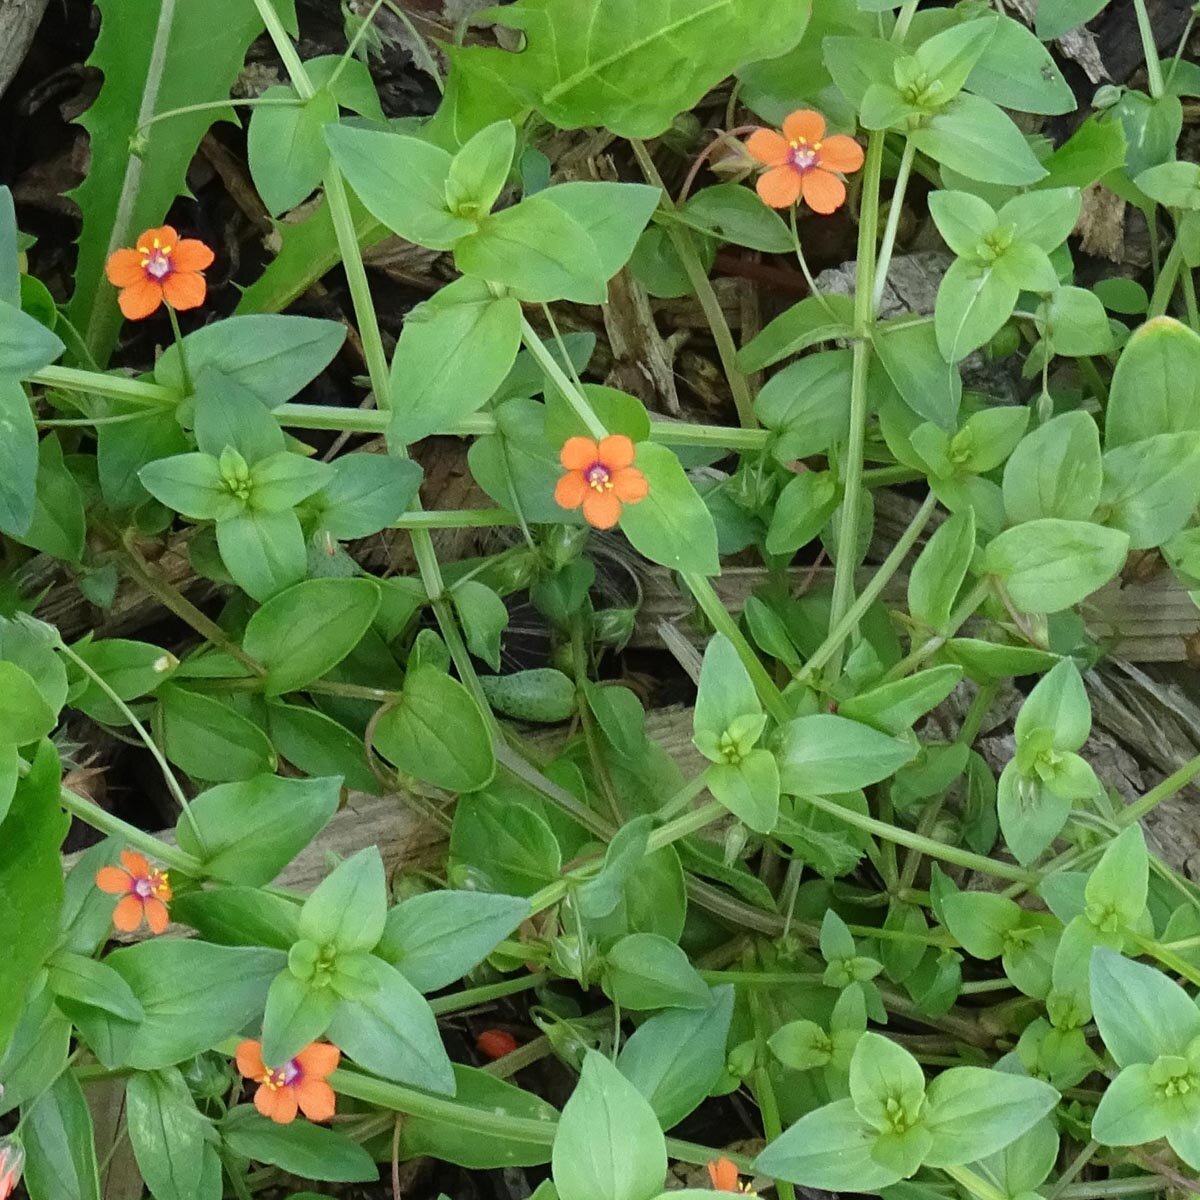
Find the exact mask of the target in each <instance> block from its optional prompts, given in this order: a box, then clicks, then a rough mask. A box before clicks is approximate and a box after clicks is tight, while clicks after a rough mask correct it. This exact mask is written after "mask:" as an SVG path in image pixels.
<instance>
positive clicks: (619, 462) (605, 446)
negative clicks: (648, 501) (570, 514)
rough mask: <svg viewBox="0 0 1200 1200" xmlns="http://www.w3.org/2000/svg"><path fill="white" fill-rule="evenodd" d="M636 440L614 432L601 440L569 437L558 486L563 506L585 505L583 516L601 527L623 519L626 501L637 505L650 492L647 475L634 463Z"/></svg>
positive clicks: (561, 458)
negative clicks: (634, 443) (564, 471)
mask: <svg viewBox="0 0 1200 1200" xmlns="http://www.w3.org/2000/svg"><path fill="white" fill-rule="evenodd" d="M634 454H635V451H634V448H633V442H631V441H630V440H629V438H627V437H626V436H625V435H624V434H623V433H614V434H611V435H610V436H608V437H606V438H604V439H602V440H601V441H600V442H599V443H597V442H594V441H592V439H591V438H585V437H573V438H567V440H566V442H565V443H564V444H563V448H562V451H561V453H560V454H559V456H558V460H559V462H561V463H562V465H563V466H564V467H565V468H566V471H567V473H566V474H565V475H564V476H563V477H562V478H561V479H560V480H559V481H558V484H557V486H556V487H555V489H554V499H555V501H556V502H557V503H558V504H559V505H561V506H562V507H563V508H579V507H580V506H581V505H582V506H583V518H584V520H585V521H587V523H588V524H589V525H594V526H595V527H596V528H597V529H611V528H612V527H613V526H614V525H615V524H616V523H617V522H618V521H619V520H620V519H621V505H622V504H636V503H637V502H638V501H639V500H644V499H645V498H646V496H647V494H648V493H649V491H650V485H649V484H648V483H647V482H646V477H645V475H643V474H642V473H641V471H639V470H638V469H637V467H635V466H634V465H633V459H634Z"/></svg>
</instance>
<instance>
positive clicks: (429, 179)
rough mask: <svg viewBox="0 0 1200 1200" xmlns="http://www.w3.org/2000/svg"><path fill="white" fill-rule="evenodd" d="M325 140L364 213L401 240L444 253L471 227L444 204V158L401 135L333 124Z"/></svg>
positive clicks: (435, 149) (426, 144)
mask: <svg viewBox="0 0 1200 1200" xmlns="http://www.w3.org/2000/svg"><path fill="white" fill-rule="evenodd" d="M325 140H326V142H328V144H329V149H330V151H331V152H332V154H333V160H334V162H336V163H337V165H338V167H339V168H340V169H341V171H342V173H343V174H344V175H345V176H346V180H347V182H349V184H350V186H351V187H352V188H353V189H354V190H355V192H356V193H357V194H358V196H359V198H360V199H361V200H362V202H363V204H364V205H365V206H366V208H367V209H368V211H369V212H371V213H372V215H373V216H375V217H376V218H377V219H378V220H379V221H381V222H382V223H383V224H384V225H386V226H387V228H388V229H390V230H391V231H392V232H393V233H398V234H399V235H400V236H401V237H402V238H404V239H405V240H406V241H410V242H416V243H417V245H418V246H426V247H428V248H429V249H430V250H449V249H450V248H451V247H452V246H453V245H454V244H455V243H456V242H457V241H458V240H459V239H460V238H462V237H465V236H466V235H467V234H470V233H473V232H474V231H475V229H476V223H475V221H473V220H467V219H465V218H463V217H460V216H456V215H455V214H454V213H452V212H451V211H450V209H449V206H448V205H447V203H446V182H447V180H448V179H449V177H450V163H451V157H450V155H449V154H448V153H447V152H446V151H445V150H443V149H441V148H440V147H439V146H434V145H431V144H430V143H429V142H426V141H423V140H421V139H420V138H415V137H409V136H407V135H405V134H400V133H393V132H391V131H388V132H386V133H384V132H380V131H377V130H373V129H359V128H357V127H354V126H350V125H333V126H330V127H329V128H327V129H326V130H325Z"/></svg>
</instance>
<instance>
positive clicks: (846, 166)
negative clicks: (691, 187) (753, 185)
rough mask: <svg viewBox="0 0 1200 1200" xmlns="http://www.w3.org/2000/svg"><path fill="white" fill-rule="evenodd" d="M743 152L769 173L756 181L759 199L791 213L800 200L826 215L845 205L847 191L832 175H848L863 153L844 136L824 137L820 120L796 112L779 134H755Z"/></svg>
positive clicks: (809, 111)
mask: <svg viewBox="0 0 1200 1200" xmlns="http://www.w3.org/2000/svg"><path fill="white" fill-rule="evenodd" d="M746 149H747V150H748V151H749V152H750V154H751V156H752V157H753V158H755V159H757V160H758V161H759V162H760V163H763V164H764V165H765V166H768V167H770V168H771V169H770V170H769V171H765V172H763V174H762V175H760V176H759V179H758V194H759V197H760V198H761V199H762V201H763V203H764V204H769V205H770V206H771V207H772V208H791V206H792V205H793V204H795V203H796V201H797V200H799V199H800V197H801V196H803V197H804V201H805V203H806V204H807V205H808V207H809V208H811V209H812V210H813V212H816V213H821V214H823V215H828V214H829V213H831V212H836V211H837V210H838V209H839V208H841V207H842V205H843V204H844V203H845V202H846V185H845V184H844V183H843V182H842V180H841V179H840V178H839V177H838V175H836V174H834V172H835V171H836V172H838V173H839V174H841V175H849V174H852V173H853V172H854V171H857V170H858V169H859V168H860V167H861V166H862V165H863V150H862V147H861V146H860V145H859V144H858V143H857V142H856V141H855V140H854V139H853V138H852V137H847V136H846V135H845V134H844V133H837V134H834V135H833V137H828V138H827V137H826V136H825V118H824V117H823V116H821V114H820V113H819V112H813V111H812V109H808V108H805V109H801V110H800V111H799V112H794V113H792V114H790V115H789V116H788V117H786V118H785V120H784V122H783V133H782V134H780V133H776V131H775V130H774V129H759V130H757V131H755V132H754V133H753V134H751V135H750V138H749V139H748V140H747V142H746Z"/></svg>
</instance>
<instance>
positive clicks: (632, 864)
mask: <svg viewBox="0 0 1200 1200" xmlns="http://www.w3.org/2000/svg"><path fill="white" fill-rule="evenodd" d="M653 826H654V818H653V817H651V816H649V815H648V814H646V815H643V816H640V817H634V819H633V820H632V821H627V822H626V823H625V824H624V825H622V826H621V828H620V829H618V830H617V832H616V833H615V834H614V835H613V839H612V841H611V842H609V844H608V847H607V849H606V850H605V851H604V862H603V863H602V864H601V867H600V870H599V871H598V872H597V873H596V874H595V875H593V876H592V877H591V878H590V879H588V880H586V881H585V882H584V883H581V884H579V885H578V886H577V887H576V888H575V892H574V900H575V904H576V907H578V909H579V911H580V913H581V914H582V915H583V916H584V917H586V918H588V919H589V920H598V919H599V918H601V917H607V916H608V915H609V913H611V912H612V911H613V909H615V908H616V907H617V905H618V904H620V903H621V901H622V899H623V898H624V896H625V885H626V884H627V883H628V882H629V879H630V877H631V876H632V875H633V873H634V871H636V870H637V868H638V867H639V866H640V865H641V862H642V859H643V858H645V856H646V842H647V840H648V838H649V836H650V830H651V829H652V828H653Z"/></svg>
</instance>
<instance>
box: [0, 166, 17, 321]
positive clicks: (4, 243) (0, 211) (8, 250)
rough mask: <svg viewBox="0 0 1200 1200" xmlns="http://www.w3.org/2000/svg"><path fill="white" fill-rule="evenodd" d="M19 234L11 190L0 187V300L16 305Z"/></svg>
mask: <svg viewBox="0 0 1200 1200" xmlns="http://www.w3.org/2000/svg"><path fill="white" fill-rule="evenodd" d="M21 245H22V243H21V234H20V231H19V230H18V229H17V214H16V210H15V209H14V207H13V198H12V192H11V191H10V190H9V189H8V188H7V187H3V188H0V301H2V302H3V303H5V304H11V305H14V306H16V307H19V306H20V303H21V275H20V261H19V258H18V255H19V254H20V253H21Z"/></svg>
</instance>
